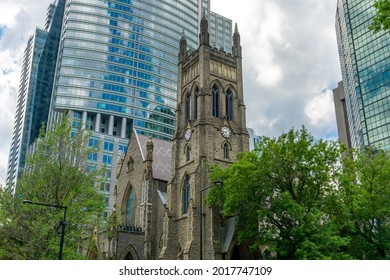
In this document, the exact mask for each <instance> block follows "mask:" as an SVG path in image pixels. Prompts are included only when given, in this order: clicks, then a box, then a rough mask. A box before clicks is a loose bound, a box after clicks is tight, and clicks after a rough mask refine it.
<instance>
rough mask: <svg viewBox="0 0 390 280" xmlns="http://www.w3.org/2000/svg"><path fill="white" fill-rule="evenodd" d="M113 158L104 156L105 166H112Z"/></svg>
mask: <svg viewBox="0 0 390 280" xmlns="http://www.w3.org/2000/svg"><path fill="white" fill-rule="evenodd" d="M111 163H112V156H110V155H105V154H103V164H107V165H111Z"/></svg>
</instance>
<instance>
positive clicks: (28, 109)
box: [6, 0, 65, 188]
mask: <svg viewBox="0 0 390 280" xmlns="http://www.w3.org/2000/svg"><path fill="white" fill-rule="evenodd" d="M64 6H65V0H59V1H57V2H55V3H53V4H51V5H50V6H49V8H48V10H47V17H46V24H45V29H44V30H43V29H40V28H36V30H35V33H34V35H32V36H31V37H30V39H29V40H28V43H27V47H26V49H25V52H24V58H23V64H22V73H21V78H20V85H19V93H18V99H17V107H16V113H15V122H14V130H13V135H12V142H11V147H10V152H9V158H8V170H7V179H6V184H7V186H9V187H12V188H13V187H14V186H15V184H16V181H17V179H18V177H20V175H21V173H22V172H23V168H24V165H25V160H26V152H27V149H28V146H29V145H31V144H32V143H33V142H34V140H35V139H36V138H37V137H38V135H39V130H40V128H41V126H42V123H47V117H48V113H49V104H50V97H51V91H52V86H53V79H54V70H55V65H56V60H57V51H58V42H59V38H60V32H61V25H62V16H63V13H64Z"/></svg>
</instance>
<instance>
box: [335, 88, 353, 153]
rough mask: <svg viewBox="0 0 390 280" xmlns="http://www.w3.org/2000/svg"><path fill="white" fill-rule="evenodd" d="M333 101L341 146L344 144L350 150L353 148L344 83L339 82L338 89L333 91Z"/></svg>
mask: <svg viewBox="0 0 390 280" xmlns="http://www.w3.org/2000/svg"><path fill="white" fill-rule="evenodd" d="M333 101H334V107H335V112H336V121H337V132H338V134H339V142H340V144H344V145H345V146H346V147H347V148H348V149H350V148H352V146H351V137H350V135H351V134H350V132H349V124H348V121H347V120H348V118H347V105H346V103H345V91H344V86H343V82H342V81H341V82H339V83H338V86H337V88H335V89H333Z"/></svg>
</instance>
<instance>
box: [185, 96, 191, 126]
mask: <svg viewBox="0 0 390 280" xmlns="http://www.w3.org/2000/svg"><path fill="white" fill-rule="evenodd" d="M190 108H191V94H190V93H189V92H188V93H187V96H186V108H185V114H186V115H185V116H186V121H188V120H189V119H190Z"/></svg>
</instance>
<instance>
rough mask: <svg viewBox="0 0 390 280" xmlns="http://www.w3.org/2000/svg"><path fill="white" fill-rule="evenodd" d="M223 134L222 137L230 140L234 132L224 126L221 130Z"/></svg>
mask: <svg viewBox="0 0 390 280" xmlns="http://www.w3.org/2000/svg"><path fill="white" fill-rule="evenodd" d="M221 133H222V136H223V137H225V138H226V139H227V138H230V136H231V135H232V131H231V130H230V128H229V127H227V126H223V127H222V128H221Z"/></svg>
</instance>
